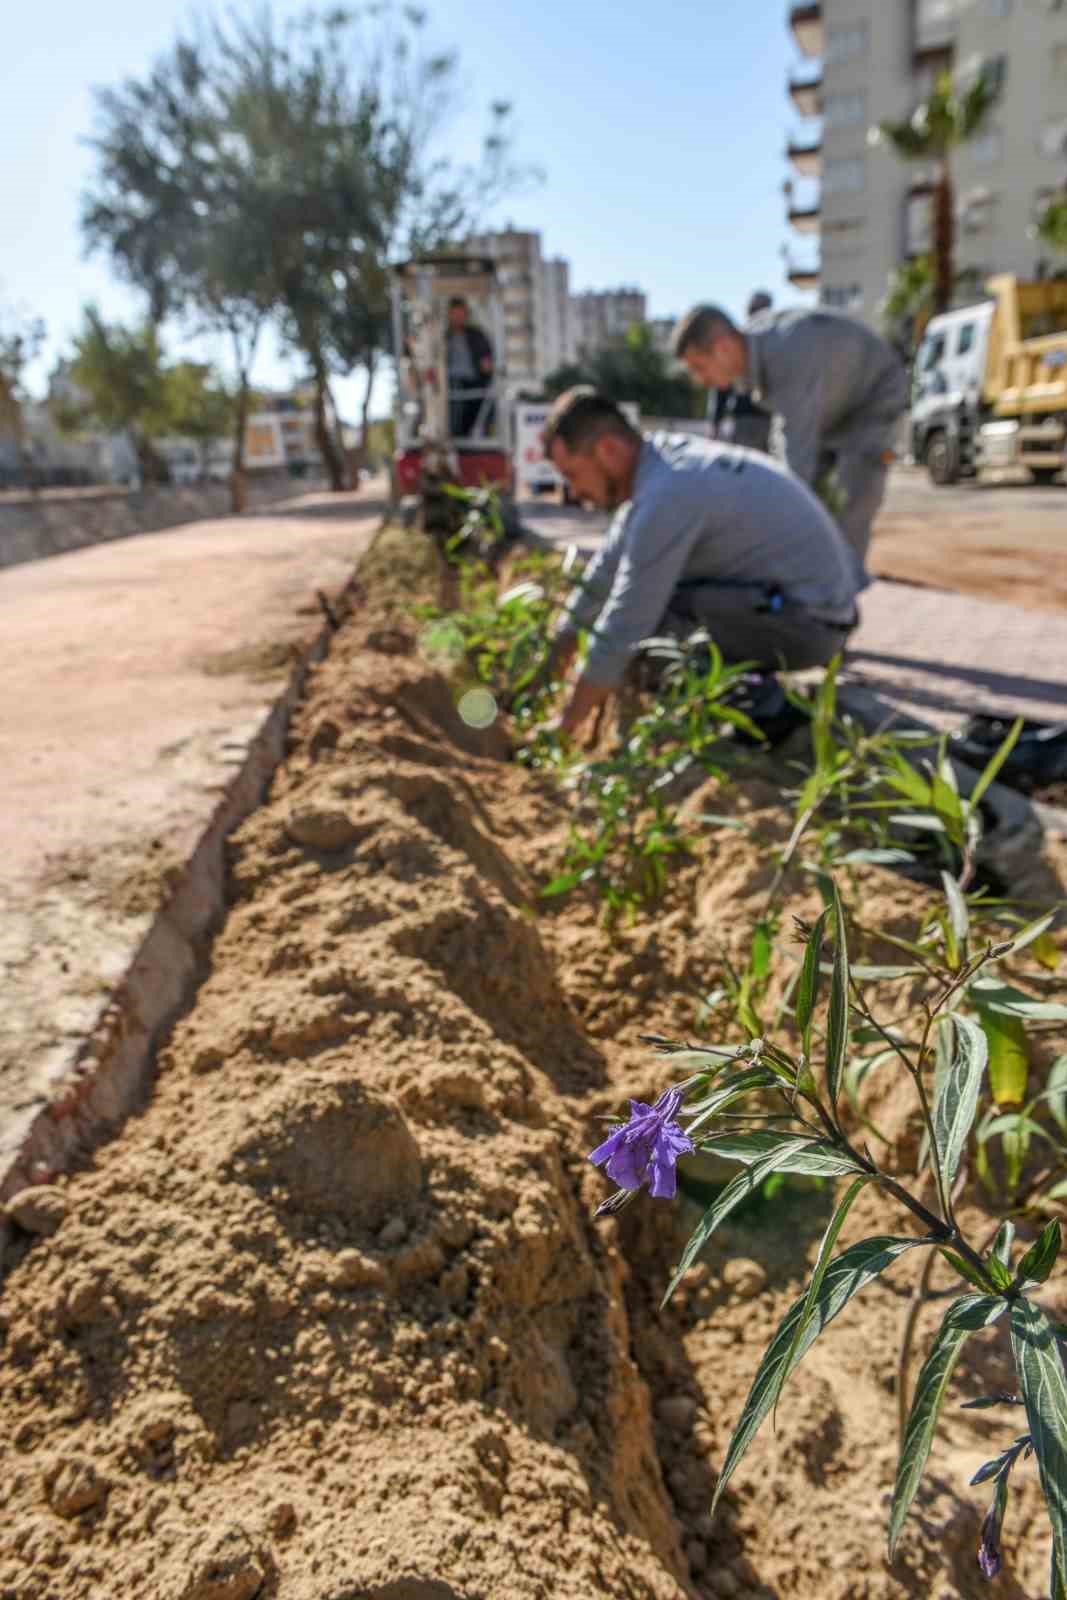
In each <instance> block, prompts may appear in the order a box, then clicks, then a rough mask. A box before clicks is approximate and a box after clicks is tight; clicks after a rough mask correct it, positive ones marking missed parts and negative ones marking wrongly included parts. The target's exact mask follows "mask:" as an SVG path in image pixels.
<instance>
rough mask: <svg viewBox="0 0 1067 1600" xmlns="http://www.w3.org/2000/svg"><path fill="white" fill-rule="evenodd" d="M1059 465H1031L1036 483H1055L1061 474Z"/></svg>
mask: <svg viewBox="0 0 1067 1600" xmlns="http://www.w3.org/2000/svg"><path fill="white" fill-rule="evenodd" d="M1060 471H1061V469H1060V468H1059V467H1031V468H1030V476H1031V477H1032V478H1033V480H1034V482H1035V483H1036V484H1042V485H1043V484H1046V483H1055V482H1056V479H1057V478H1058V477H1059V475H1060Z"/></svg>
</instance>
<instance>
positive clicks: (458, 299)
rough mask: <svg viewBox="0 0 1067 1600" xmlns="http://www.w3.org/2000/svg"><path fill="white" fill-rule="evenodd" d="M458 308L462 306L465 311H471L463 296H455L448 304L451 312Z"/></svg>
mask: <svg viewBox="0 0 1067 1600" xmlns="http://www.w3.org/2000/svg"><path fill="white" fill-rule="evenodd" d="M457 306H462V307H463V310H464V311H469V310H470V307H469V306H468V304H467V302H466V300H464V298H463V296H462V295H461V294H454V295H453V296H452V298H451V300H449V302H448V309H449V311H454V310H455V309H456V308H457Z"/></svg>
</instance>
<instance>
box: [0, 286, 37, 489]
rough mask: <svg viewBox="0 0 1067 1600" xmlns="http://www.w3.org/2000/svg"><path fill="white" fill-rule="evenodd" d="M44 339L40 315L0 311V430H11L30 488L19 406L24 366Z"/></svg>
mask: <svg viewBox="0 0 1067 1600" xmlns="http://www.w3.org/2000/svg"><path fill="white" fill-rule="evenodd" d="M44 338H45V325H44V323H43V321H42V320H41V318H40V317H31V316H29V315H27V314H26V313H25V312H22V311H18V310H15V309H14V308H9V309H5V310H2V311H0V431H2V432H6V433H10V434H11V435H12V437H13V438H14V440H15V445H16V448H17V450H18V453H19V459H20V460H21V462H22V468H23V472H24V473H25V475H26V480H27V482H28V483H29V485H30V487H31V488H36V486H37V475H36V472H35V471H34V466H33V458H32V455H31V453H30V449H29V445H28V442H27V439H26V429H25V425H24V422H23V416H22V408H23V406H24V405H25V403H26V391H25V389H24V387H23V383H24V379H25V374H26V368H27V367H28V366H29V364H30V362H31V361H33V360H34V359H35V357H36V356H37V355H38V353H39V351H40V349H41V346H42V344H43V343H44Z"/></svg>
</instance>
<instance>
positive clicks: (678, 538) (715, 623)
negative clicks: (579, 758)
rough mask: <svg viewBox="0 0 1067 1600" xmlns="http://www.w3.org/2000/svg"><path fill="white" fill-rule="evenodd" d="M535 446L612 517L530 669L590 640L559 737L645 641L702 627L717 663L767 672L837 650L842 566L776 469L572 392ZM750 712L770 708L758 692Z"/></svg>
mask: <svg viewBox="0 0 1067 1600" xmlns="http://www.w3.org/2000/svg"><path fill="white" fill-rule="evenodd" d="M544 441H545V452H546V454H547V455H548V457H549V459H550V460H551V462H552V464H553V465H554V466H555V467H557V468H558V469H559V471H560V472H562V473H563V475H564V477H565V478H566V479H567V481H568V482H569V484H570V486H571V488H572V489H573V490H574V492H575V494H576V495H578V496H579V497H580V498H581V499H583V500H591V501H592V502H593V503H594V504H595V505H598V506H602V507H604V508H605V509H611V510H617V515H616V517H615V520H614V521H613V523H612V524H611V527H610V528H609V530H608V533H607V537H606V539H605V541H604V544H603V546H602V547H601V549H600V551H599V552H598V554H597V555H596V556H595V557H594V559H593V561H592V562H591V563H590V565H589V567H588V568H587V569H586V572H585V575H584V578H583V580H582V583H581V586H580V587H579V588H578V589H576V590H575V591H574V593H573V594H572V595H571V596H570V598H569V600H568V602H567V605H566V607H565V609H564V612H563V616H562V618H561V620H560V623H559V626H558V627H557V630H556V636H555V639H554V640H553V644H552V649H551V651H550V654H549V659H548V662H547V663H546V666H545V668H544V669H543V673H544V676H545V677H546V678H551V677H553V676H555V675H556V674H558V673H559V672H563V671H565V670H566V669H567V667H568V666H569V665H570V662H571V660H572V658H573V656H574V653H575V650H576V649H577V645H578V634H579V631H580V630H583V629H590V630H591V631H592V644H591V646H590V649H589V655H588V659H587V660H586V663H585V668H584V670H583V672H582V676H581V677H580V678H579V680H578V682H577V684H576V685H575V687H574V690H573V693H572V694H571V697H570V700H569V703H568V705H567V707H566V709H565V710H564V712H563V715H562V717H561V719H560V723H559V728H560V731H561V732H562V733H565V734H571V733H573V732H574V731H575V730H576V729H577V728H578V727H579V726H580V725H581V723H583V722H584V721H585V719H586V717H587V716H588V715H589V714H590V712H591V711H593V710H595V708H596V707H597V706H598V705H600V704H601V703H602V702H603V701H604V700H605V699H607V697H608V695H609V694H610V693H611V691H612V690H613V689H614V688H615V687H616V686H617V685H618V684H619V682H620V681H621V679H622V677H623V675H624V673H625V671H626V668H627V666H628V665H629V663H630V661H631V659H632V657H633V656H634V655H635V654H636V653H637V650H638V648H639V646H640V644H641V641H642V640H644V639H646V638H648V637H649V636H650V635H654V634H657V633H662V632H669V633H674V634H677V635H681V636H684V635H687V634H690V633H692V632H694V631H695V630H696V629H697V628H704V629H706V630H707V632H708V633H709V634H710V635H711V637H712V639H713V640H714V641H715V643H716V644H717V645H718V647H719V649H720V650H721V651H722V654H723V657H724V658H725V660H727V661H752V662H754V663H755V664H756V665H757V666H759V667H762V668H763V669H764V670H765V671H766V672H768V673H774V672H775V671H776V670H777V669H778V668H787V669H791V670H794V671H799V670H800V669H801V668H804V667H814V666H823V665H825V664H826V663H827V662H828V661H829V660H830V659H831V658H832V657H833V656H834V655H836V654H837V653H838V651H840V650H841V649H842V648H843V646H844V643H845V640H846V639H847V637H848V634H849V631H850V629H851V628H852V627H853V626H854V625H855V621H856V605H855V598H856V589H857V586H858V574H857V572H856V566H855V562H854V561H853V560H852V558H851V555H850V553H849V550H848V547H847V545H846V544H845V541H844V539H843V538H842V537H841V533H840V531H839V530H838V528H837V527H835V525H834V522H833V520H832V518H831V517H830V515H829V513H828V512H827V511H826V509H825V507H824V506H822V505H821V504H820V502H819V501H818V500H817V499H816V497H815V495H814V494H812V492H811V491H810V489H807V488H805V486H804V485H803V484H802V483H800V482H799V481H798V480H797V479H796V478H794V477H793V476H792V475H791V474H790V473H789V472H787V471H786V469H785V468H784V467H783V466H781V465H780V464H779V463H778V462H776V461H772V460H771V459H770V458H769V457H768V456H765V455H760V454H759V453H758V452H756V451H754V450H744V449H742V448H740V447H739V446H736V445H721V444H713V443H711V442H710V441H709V440H706V439H698V438H694V437H693V436H692V435H688V434H668V433H657V434H648V435H645V434H641V433H639V432H638V431H637V429H636V428H634V427H633V425H632V424H631V423H630V421H629V419H628V418H627V417H626V416H625V415H624V414H623V412H622V411H620V410H619V408H618V406H617V405H616V404H615V402H614V401H613V400H609V399H608V398H607V396H605V395H602V394H598V393H597V391H596V390H595V389H592V388H588V387H586V386H584V385H583V386H579V387H578V388H575V389H568V390H567V392H566V393H565V394H562V395H560V397H559V399H558V400H557V401H556V403H555V404H554V406H553V407H552V410H551V411H550V412H549V415H548V420H547V422H546V424H545V431H544ZM769 688H770V689H771V690H773V691H774V693H775V694H776V695H777V696H778V698H779V700H780V701H781V702H782V704H784V700H785V697H784V694H782V691H781V690H780V688H779V686H778V685H777V684H776V683H773V682H772V683H771V684H770V685H769ZM761 710H762V712H763V714H765V715H771V716H773V715H777V714H778V710H779V707H778V706H777V705H774V704H772V703H771V698H770V697H768V698H767V699H766V700H765V702H764V703H763V705H762V707H761ZM753 715H755V716H757V720H759V716H758V714H757V713H756V712H753Z"/></svg>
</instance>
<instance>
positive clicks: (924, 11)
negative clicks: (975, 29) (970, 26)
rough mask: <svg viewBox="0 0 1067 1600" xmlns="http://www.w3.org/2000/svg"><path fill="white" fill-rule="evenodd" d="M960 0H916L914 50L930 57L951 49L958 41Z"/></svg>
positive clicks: (919, 54) (917, 53) (924, 57)
mask: <svg viewBox="0 0 1067 1600" xmlns="http://www.w3.org/2000/svg"><path fill="white" fill-rule="evenodd" d="M958 10H959V4H958V0H916V5H915V12H914V32H913V40H912V51H913V54H914V55H915V56H916V58H919V59H922V60H923V61H927V60H928V59H929V58H931V57H934V56H938V55H942V54H944V53H945V52H948V51H951V50H952V48H953V46H954V45H955V43H956V19H957V12H958Z"/></svg>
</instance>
